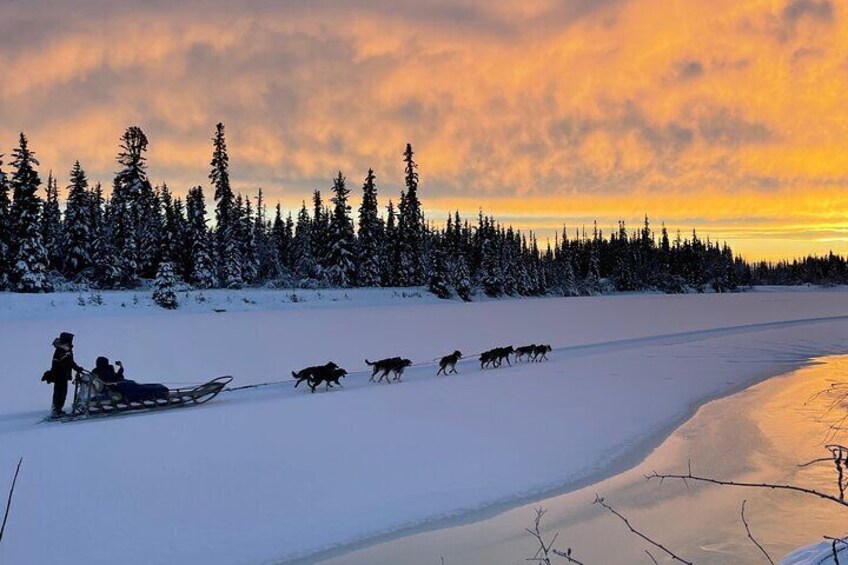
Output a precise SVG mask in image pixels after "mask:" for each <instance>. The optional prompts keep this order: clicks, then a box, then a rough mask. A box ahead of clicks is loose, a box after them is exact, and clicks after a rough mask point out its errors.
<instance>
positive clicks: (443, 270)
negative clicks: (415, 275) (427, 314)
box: [427, 236, 451, 299]
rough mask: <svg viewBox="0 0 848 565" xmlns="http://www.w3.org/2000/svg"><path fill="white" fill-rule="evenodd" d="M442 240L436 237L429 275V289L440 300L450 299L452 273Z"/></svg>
mask: <svg viewBox="0 0 848 565" xmlns="http://www.w3.org/2000/svg"><path fill="white" fill-rule="evenodd" d="M441 239H442V238H440V237H439V236H436V241H435V244H434V248H433V253H432V257H431V261H430V269H429V272H428V273H427V289H428V290H429V291H430V292H432V293H433V294H435V295H436V296H437V297H438V298H442V299H445V298H450V297H451V290H450V286H449V284H450V283H449V279H450V273H449V272H448V263H447V257H446V256H445V250H444V243H443V242H442V241H440V240H441Z"/></svg>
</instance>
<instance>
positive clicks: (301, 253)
mask: <svg viewBox="0 0 848 565" xmlns="http://www.w3.org/2000/svg"><path fill="white" fill-rule="evenodd" d="M312 235H313V230H312V220H311V219H310V217H309V211H308V210H307V209H306V202H304V203H303V206H302V207H301V208H300V212H298V214H297V224H296V226H295V230H294V240H293V241H292V255H293V256H294V274H295V277H296V278H297V281H298V284H299V285H301V286H313V285H315V284H318V283H319V278H320V270H321V268H320V266H319V265H318V262H317V260H316V259H315V255H314V253H313V252H312Z"/></svg>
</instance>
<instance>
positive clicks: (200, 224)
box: [186, 186, 218, 289]
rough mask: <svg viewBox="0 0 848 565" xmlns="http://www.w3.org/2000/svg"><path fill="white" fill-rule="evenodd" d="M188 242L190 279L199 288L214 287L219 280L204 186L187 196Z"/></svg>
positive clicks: (189, 192)
mask: <svg viewBox="0 0 848 565" xmlns="http://www.w3.org/2000/svg"><path fill="white" fill-rule="evenodd" d="M186 214H187V216H188V218H187V231H188V236H187V240H188V241H187V243H188V246H189V248H190V250H191V253H190V258H191V275H190V276H189V281H190V282H191V284H192V285H194V286H195V287H197V288H203V289H205V288H213V287H215V286H217V284H218V281H217V278H216V276H215V262H214V261H213V260H212V243H211V235H210V233H209V228H208V227H207V226H206V201H205V199H204V198H203V188H202V187H200V186H195V187H193V188H191V189H189V191H188V196H187V197H186Z"/></svg>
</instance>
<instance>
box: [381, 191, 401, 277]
mask: <svg viewBox="0 0 848 565" xmlns="http://www.w3.org/2000/svg"><path fill="white" fill-rule="evenodd" d="M396 218H397V215H396V214H395V205H394V203H392V201H391V200H389V205H388V206H387V207H386V232H385V237H383V245H382V246H381V247H382V249H381V251H380V273H381V275H380V278H381V284H382V285H383V286H398V285H399V284H400V281H399V278H398V263H399V262H400V243H399V241H398V239H399V236H398V229H397V223H396Z"/></svg>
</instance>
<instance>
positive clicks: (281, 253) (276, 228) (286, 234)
mask: <svg viewBox="0 0 848 565" xmlns="http://www.w3.org/2000/svg"><path fill="white" fill-rule="evenodd" d="M293 237H294V233H293V223H292V217H291V213H289V215H288V216H287V217H286V219H285V221H284V220H283V213H282V210H281V208H280V203H279V202H278V203H277V208H276V212H275V214H274V224H273V227H272V228H271V248H272V250H273V254H274V259H275V261H276V265H277V267H276V275H275V276H276V277H278V278H280V279H288V278H289V277H290V276H291V274H292V269H293V264H292V245H293V241H292V239H293Z"/></svg>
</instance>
